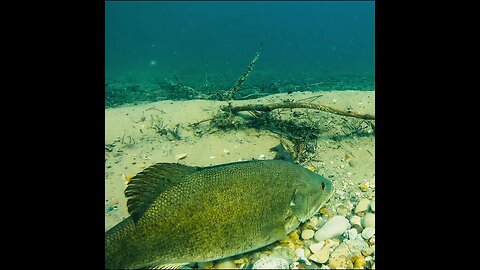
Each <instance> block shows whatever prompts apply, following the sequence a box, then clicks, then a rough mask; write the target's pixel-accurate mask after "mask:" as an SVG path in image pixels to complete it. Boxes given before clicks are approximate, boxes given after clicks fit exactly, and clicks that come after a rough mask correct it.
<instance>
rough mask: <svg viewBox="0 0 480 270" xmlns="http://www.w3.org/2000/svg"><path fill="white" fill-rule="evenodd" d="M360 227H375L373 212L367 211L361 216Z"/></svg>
mask: <svg viewBox="0 0 480 270" xmlns="http://www.w3.org/2000/svg"><path fill="white" fill-rule="evenodd" d="M362 227H363V228H366V227H372V228H375V214H372V213H367V214H366V215H365V216H364V217H363V218H362Z"/></svg>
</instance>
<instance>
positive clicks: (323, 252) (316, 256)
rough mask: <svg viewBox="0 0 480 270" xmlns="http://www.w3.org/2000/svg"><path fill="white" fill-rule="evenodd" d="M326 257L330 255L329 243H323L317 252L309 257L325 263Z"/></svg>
mask: <svg viewBox="0 0 480 270" xmlns="http://www.w3.org/2000/svg"><path fill="white" fill-rule="evenodd" d="M328 257H330V245H329V244H325V245H324V246H323V247H322V249H321V250H320V251H319V252H316V253H313V255H312V256H310V257H309V259H310V260H312V261H314V262H316V263H325V262H327V261H328Z"/></svg>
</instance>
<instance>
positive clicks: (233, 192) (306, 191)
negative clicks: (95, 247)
mask: <svg viewBox="0 0 480 270" xmlns="http://www.w3.org/2000/svg"><path fill="white" fill-rule="evenodd" d="M333 189H334V187H333V183H332V182H331V181H330V180H328V179H327V178H325V177H323V176H321V175H319V174H316V173H314V172H312V171H310V170H308V169H306V168H304V167H303V166H301V165H299V164H295V163H292V162H288V161H285V160H278V159H272V160H250V161H241V162H233V163H226V164H221V165H215V166H209V167H196V166H187V165H181V164H178V163H157V164H154V165H152V166H150V167H148V168H146V169H144V170H143V171H141V172H140V173H138V174H137V175H136V176H134V177H133V178H132V179H131V181H130V182H129V183H128V185H127V188H126V189H125V196H126V197H127V208H128V212H129V217H127V218H125V219H124V220H123V221H121V222H120V223H118V224H117V225H115V226H114V227H112V228H111V229H109V230H108V231H107V232H106V233H105V268H106V269H119V268H121V269H138V268H165V269H168V268H169V269H176V268H180V267H182V266H184V265H187V264H190V263H200V262H209V261H214V260H219V259H223V258H227V257H231V256H235V255H239V254H243V253H246V252H249V251H253V250H256V249H259V248H262V247H264V246H267V245H269V244H272V243H274V242H276V241H280V240H283V239H285V238H287V237H288V235H289V234H290V233H291V232H292V231H294V230H295V229H296V228H297V227H298V226H299V225H300V224H301V223H303V222H305V221H307V220H308V219H310V218H311V217H312V216H314V215H315V214H316V213H317V212H318V211H319V210H320V208H321V207H322V206H323V205H324V204H325V203H326V202H327V201H328V200H329V199H330V197H331V196H332V194H333Z"/></svg>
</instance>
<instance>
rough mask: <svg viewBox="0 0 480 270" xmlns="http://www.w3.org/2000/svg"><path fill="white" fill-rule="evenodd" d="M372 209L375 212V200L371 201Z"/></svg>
mask: <svg viewBox="0 0 480 270" xmlns="http://www.w3.org/2000/svg"><path fill="white" fill-rule="evenodd" d="M370 210H372V212H375V201H373V202H371V203H370Z"/></svg>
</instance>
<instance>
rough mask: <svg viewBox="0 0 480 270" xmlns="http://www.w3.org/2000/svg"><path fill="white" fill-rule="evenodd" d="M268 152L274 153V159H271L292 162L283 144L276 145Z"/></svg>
mask: <svg viewBox="0 0 480 270" xmlns="http://www.w3.org/2000/svg"><path fill="white" fill-rule="evenodd" d="M270 151H274V152H276V154H275V157H274V158H273V159H279V160H285V161H290V162H293V158H292V154H291V153H289V152H288V151H287V150H286V149H285V147H283V144H278V145H276V146H275V147H272V148H270Z"/></svg>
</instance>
